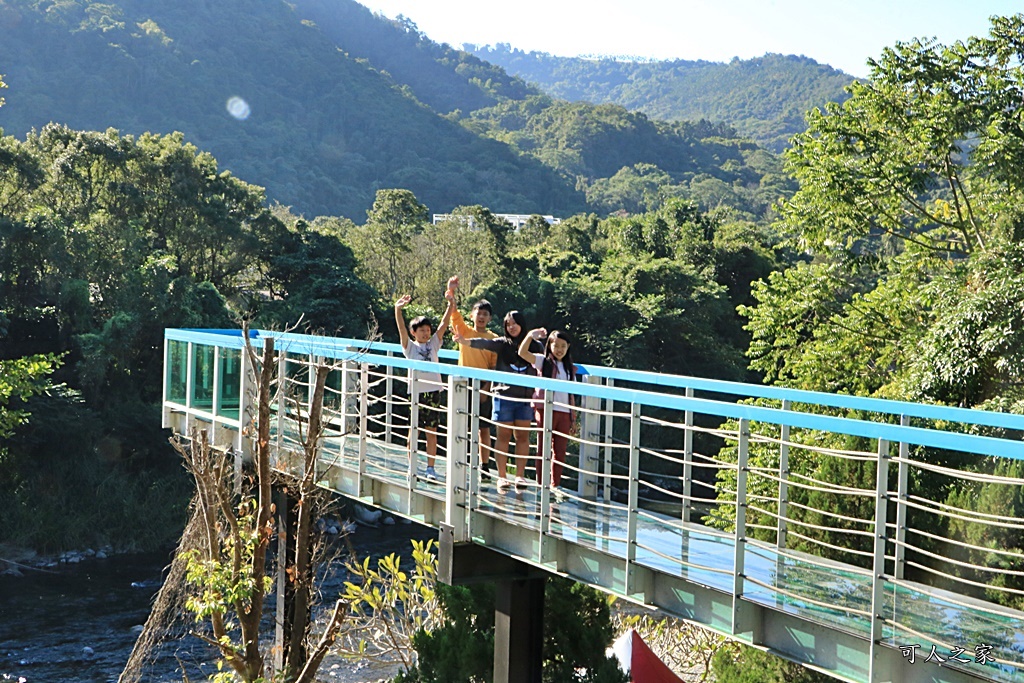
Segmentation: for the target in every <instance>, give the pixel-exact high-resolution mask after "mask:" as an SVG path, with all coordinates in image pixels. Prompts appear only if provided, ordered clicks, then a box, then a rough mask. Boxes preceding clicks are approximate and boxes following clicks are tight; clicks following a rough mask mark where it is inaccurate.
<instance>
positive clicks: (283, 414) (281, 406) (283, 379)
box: [274, 349, 288, 459]
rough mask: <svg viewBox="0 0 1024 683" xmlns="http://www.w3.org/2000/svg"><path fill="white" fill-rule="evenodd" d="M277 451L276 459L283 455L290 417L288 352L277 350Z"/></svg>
mask: <svg viewBox="0 0 1024 683" xmlns="http://www.w3.org/2000/svg"><path fill="white" fill-rule="evenodd" d="M275 398H276V399H277V400H276V403H277V452H276V453H275V454H274V455H275V459H276V458H280V457H281V451H282V450H283V448H284V421H285V419H286V418H287V417H288V415H287V413H288V354H287V353H285V352H284V350H283V349H282V350H281V351H278V352H277V396H275Z"/></svg>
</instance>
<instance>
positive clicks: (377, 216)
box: [349, 190, 427, 300]
mask: <svg viewBox="0 0 1024 683" xmlns="http://www.w3.org/2000/svg"><path fill="white" fill-rule="evenodd" d="M426 222H427V207H426V206H424V205H423V204H421V203H420V202H419V200H417V199H416V196H415V195H414V194H413V193H412V192H410V191H409V190H377V196H376V199H374V202H373V208H371V209H370V210H369V211H367V212H366V224H365V225H363V226H362V227H360V228H357V229H354V230H352V231H350V233H349V241H350V244H351V245H352V249H353V250H354V251H355V252H356V256H357V257H358V258H359V262H360V268H361V272H362V275H363V277H364V278H365V279H366V280H367V281H368V282H369V283H370V284H371V285H373V286H374V287H376V288H377V290H378V291H379V292H380V293H381V294H382V295H384V296H385V297H386V298H388V299H392V300H393V299H394V298H395V297H396V296H397V295H398V291H399V289H400V288H402V289H404V288H409V287H410V286H411V284H412V281H411V277H410V271H411V270H412V266H414V265H415V264H409V263H403V262H404V261H405V260H406V259H407V258H408V256H409V254H410V252H411V251H412V240H413V237H414V236H415V235H417V234H418V233H420V232H422V231H423V228H424V226H425V224H426Z"/></svg>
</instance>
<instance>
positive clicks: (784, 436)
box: [775, 399, 792, 550]
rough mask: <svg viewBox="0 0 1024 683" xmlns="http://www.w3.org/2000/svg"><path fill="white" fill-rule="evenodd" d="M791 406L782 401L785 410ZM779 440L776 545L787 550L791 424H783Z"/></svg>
mask: <svg viewBox="0 0 1024 683" xmlns="http://www.w3.org/2000/svg"><path fill="white" fill-rule="evenodd" d="M791 406H792V404H791V403H790V402H789V399H784V400H783V401H782V409H783V410H790V409H791ZM779 441H780V444H779V504H778V514H779V519H778V525H777V531H776V534H775V545H776V546H777V547H779V548H782V549H783V550H785V549H786V543H787V542H788V539H787V537H788V533H789V526H788V525H787V523H786V517H787V515H788V514H789V425H782V429H781V433H780V435H779Z"/></svg>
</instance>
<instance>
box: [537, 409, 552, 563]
mask: <svg viewBox="0 0 1024 683" xmlns="http://www.w3.org/2000/svg"><path fill="white" fill-rule="evenodd" d="M553 396H554V392H553V391H545V392H544V413H543V415H544V418H543V421H544V431H543V433H542V434H541V438H540V440H539V441H540V443H539V444H538V450H539V451H540V452H539V453H538V454H537V455H538V456H539V459H540V469H539V470H538V471H537V479H538V480H539V483H540V535H541V539H540V545H539V547H540V548H541V549H542V550H543V548H544V536H546V535H547V534H548V533H550V531H551V467H552V465H553V464H554V463H553V460H552V455H551V441H552V433H551V432H552V427H551V420H552V419H553V418H554V400H553V398H552V397H553ZM540 561H541V562H543V561H544V559H543V558H541V559H540Z"/></svg>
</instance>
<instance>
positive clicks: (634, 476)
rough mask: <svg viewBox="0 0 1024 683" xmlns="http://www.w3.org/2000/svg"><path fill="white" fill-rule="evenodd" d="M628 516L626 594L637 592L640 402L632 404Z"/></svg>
mask: <svg viewBox="0 0 1024 683" xmlns="http://www.w3.org/2000/svg"><path fill="white" fill-rule="evenodd" d="M627 506H628V507H627V517H626V595H633V594H634V593H636V585H635V584H636V576H635V574H636V572H635V567H636V527H637V510H638V509H639V507H640V404H639V403H631V404H630V415H629V499H628V503H627Z"/></svg>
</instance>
